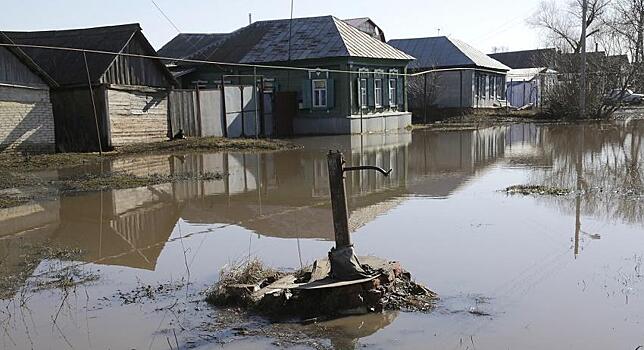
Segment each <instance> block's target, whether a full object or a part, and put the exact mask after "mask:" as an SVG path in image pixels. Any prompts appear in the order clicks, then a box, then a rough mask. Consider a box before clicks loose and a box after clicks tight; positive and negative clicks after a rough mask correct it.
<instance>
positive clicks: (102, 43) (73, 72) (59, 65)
mask: <svg viewBox="0 0 644 350" xmlns="http://www.w3.org/2000/svg"><path fill="white" fill-rule="evenodd" d="M4 33H5V35H6V36H7V37H8V38H9V39H10V40H11V41H12V42H14V43H16V44H23V45H38V46H51V47H68V48H75V49H85V50H97V51H107V52H123V51H124V50H125V49H126V47H127V46H128V44H129V43H130V41H131V40H132V39H133V38H134V36H135V35H136V34H137V33H140V38H141V41H140V42H141V44H142V45H143V46H144V47H145V49H146V54H147V55H151V56H155V55H156V51H154V49H153V48H152V46H151V45H150V43H149V42H148V41H147V39H145V36H144V35H143V34H142V33H141V27H140V26H139V24H138V23H133V24H123V25H116V26H107V27H96V28H84V29H68V30H51V31H35V32H4ZM21 49H22V51H24V52H25V53H26V54H27V55H28V56H29V58H31V59H32V60H33V61H34V62H35V63H37V64H38V66H40V67H42V69H43V70H44V71H45V72H47V74H48V75H49V76H50V77H52V78H53V79H54V80H55V81H56V82H57V83H58V84H59V85H61V86H64V85H75V84H87V71H86V69H85V58H84V57H83V53H82V52H80V51H69V50H54V49H45V48H29V47H22V48H21ZM86 56H87V66H88V68H89V72H90V80H91V81H92V83H97V82H98V81H99V80H100V78H101V77H102V76H103V74H105V72H106V71H107V70H108V68H110V66H111V64H112V62H114V59H115V55H108V54H99V53H91V52H88V53H86ZM158 66H159V69H161V70H162V71H163V73H164V74H165V75H166V76H167V77H168V78H169V79H170V81H173V79H174V78H173V77H172V74H171V73H170V72H169V71H168V70H167V69H166V68H165V66H164V65H163V64H162V63H161V61H160V60H158Z"/></svg>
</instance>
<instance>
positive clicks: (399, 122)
mask: <svg viewBox="0 0 644 350" xmlns="http://www.w3.org/2000/svg"><path fill="white" fill-rule="evenodd" d="M409 125H411V113H410V112H399V113H396V112H391V113H380V114H370V115H364V116H362V117H361V116H359V115H352V116H349V117H339V118H338V117H318V118H311V117H304V118H300V117H298V118H295V120H293V131H294V133H295V134H296V135H338V134H361V133H380V132H388V131H394V130H400V129H404V128H406V127H407V126H409Z"/></svg>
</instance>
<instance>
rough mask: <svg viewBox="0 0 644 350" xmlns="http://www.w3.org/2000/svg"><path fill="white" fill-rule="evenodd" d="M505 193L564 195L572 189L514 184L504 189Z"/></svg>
mask: <svg viewBox="0 0 644 350" xmlns="http://www.w3.org/2000/svg"><path fill="white" fill-rule="evenodd" d="M504 191H505V192H506V193H507V194H522V195H524V196H529V195H540V196H565V195H568V194H570V193H571V192H572V191H571V190H569V189H567V188H558V187H550V186H542V185H514V186H510V187H508V188H506V189H505V190H504Z"/></svg>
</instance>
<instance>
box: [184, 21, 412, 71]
mask: <svg viewBox="0 0 644 350" xmlns="http://www.w3.org/2000/svg"><path fill="white" fill-rule="evenodd" d="M289 27H291V28H290V32H291V33H292V34H291V39H290V60H292V61H294V60H308V59H321V58H331V57H363V58H377V59H391V60H404V61H410V60H413V59H414V58H413V57H411V56H410V55H408V54H405V53H404V52H401V51H399V50H397V49H395V48H393V47H391V46H389V45H388V44H386V43H383V42H382V41H380V40H378V39H375V38H373V37H371V36H370V35H368V34H366V33H364V32H362V31H360V30H359V29H356V28H354V27H353V26H351V25H349V24H347V23H345V22H343V21H342V20H339V19H337V18H335V17H333V16H323V17H309V18H294V19H293V21H292V23H291V21H290V20H288V19H285V20H271V21H260V22H255V23H253V24H250V25H248V26H246V27H244V28H241V29H239V30H237V31H235V32H233V33H231V34H230V35H229V36H228V37H226V38H225V39H224V40H223V41H221V42H218V43H217V44H216V45H213V46H211V47H206V48H204V49H203V50H202V51H200V52H197V53H196V54H195V55H193V56H192V58H196V59H205V60H209V61H219V62H236V63H271V62H285V61H289Z"/></svg>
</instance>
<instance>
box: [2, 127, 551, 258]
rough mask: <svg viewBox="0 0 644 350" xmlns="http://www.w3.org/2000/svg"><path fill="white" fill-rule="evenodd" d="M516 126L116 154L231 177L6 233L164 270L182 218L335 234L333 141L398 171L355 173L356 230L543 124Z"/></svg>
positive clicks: (65, 211) (284, 233)
mask: <svg viewBox="0 0 644 350" xmlns="http://www.w3.org/2000/svg"><path fill="white" fill-rule="evenodd" d="M511 128H513V127H496V128H486V129H479V130H466V131H455V132H429V131H418V132H414V133H400V134H387V135H382V134H374V135H362V136H360V135H345V136H333V137H313V138H307V139H303V140H297V142H302V143H304V146H305V147H304V149H299V150H295V151H289V152H273V153H261V154H243V153H217V154H189V155H184V156H180V155H165V156H146V157H138V158H127V159H119V160H114V161H112V162H110V163H105V164H103V165H102V169H103V171H108V172H116V171H126V172H131V173H134V174H138V175H146V174H153V173H162V174H168V173H172V174H203V173H221V174H225V176H223V178H222V179H219V180H213V181H203V180H191V181H179V182H174V183H168V184H161V185H155V186H150V187H139V188H134V189H124V190H111V191H105V192H103V193H93V194H88V195H83V196H74V197H63V198H61V199H60V200H58V201H56V202H53V203H55V204H50V207H47V208H46V210H45V209H38V208H39V207H38V206H24V207H20V208H18V209H12V210H14V211H15V212H17V213H19V212H21V211H22V212H23V213H24V214H14V215H13V216H8V215H4V218H5V220H4V221H3V222H2V225H1V226H0V227H2V229H0V235H2V236H3V237H5V239H4V240H3V242H2V244H4V246H2V247H0V249H3V250H4V251H9V250H10V248H7V247H8V246H7V244H8V243H7V242H13V241H14V240H13V237H20V236H24V237H27V236H29V237H31V236H33V237H34V239H37V240H40V241H45V240H47V239H51V240H52V241H53V243H57V244H63V245H67V246H71V247H77V248H80V249H82V250H83V251H85V253H86V256H85V257H84V258H83V259H84V260H86V261H92V262H97V263H99V264H112V265H120V266H128V267H135V268H143V269H154V268H155V265H156V261H157V259H158V257H159V255H160V254H161V251H162V250H163V247H164V245H165V243H166V242H167V240H168V239H169V237H170V236H171V235H172V232H173V229H174V228H175V225H176V223H177V221H178V220H179V218H183V219H184V220H186V221H188V222H191V223H204V224H214V223H218V224H233V225H237V226H241V227H244V228H246V229H248V230H251V231H254V232H256V233H258V234H261V235H265V236H271V237H278V238H311V239H323V240H332V239H333V237H334V236H333V227H332V222H331V218H332V215H331V210H330V201H329V194H328V193H329V190H328V175H327V170H326V153H327V152H328V150H329V149H339V150H342V151H343V152H344V154H345V157H346V160H347V163H348V165H354V166H355V165H367V164H368V165H377V166H380V167H382V168H385V169H388V168H392V169H393V172H392V174H391V176H390V177H388V178H385V177H383V176H381V175H379V174H376V173H375V172H349V173H347V174H346V176H347V192H348V196H349V197H348V198H349V209H350V225H351V228H352V230H356V229H357V228H359V227H361V226H363V225H366V224H368V223H369V222H372V221H373V220H374V219H375V218H376V217H378V216H380V215H383V214H384V213H386V212H388V211H389V210H391V209H392V208H394V207H396V206H397V205H399V204H400V203H401V202H402V201H403V200H404V198H405V197H406V196H408V195H409V194H412V195H426V196H433V197H446V196H449V195H450V194H452V193H453V192H454V191H456V190H457V189H458V188H459V187H460V186H462V185H463V184H465V183H466V182H467V181H468V180H469V179H470V178H472V177H473V176H476V174H477V173H479V172H480V171H482V170H483V169H485V168H486V167H488V166H490V165H491V164H493V163H495V162H496V161H497V160H498V159H501V158H503V157H506V156H507V154H508V152H509V150H510V149H516V148H517V147H518V146H517V145H523V144H526V143H527V144H528V145H531V144H532V143H533V142H534V141H535V140H536V139H535V135H540V134H539V133H536V134H535V132H533V131H534V130H533V129H530V130H531V131H530V132H523V133H519V132H515V129H511ZM510 130H512V132H510ZM519 135H522V136H519ZM412 140H413V142H412ZM522 147H523V146H522ZM525 147H532V146H525ZM47 205H49V204H47ZM42 206H43V208H44V206H45V205H42ZM0 220H2V219H1V218H0ZM30 225H35V226H30ZM5 246H6V247H5Z"/></svg>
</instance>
